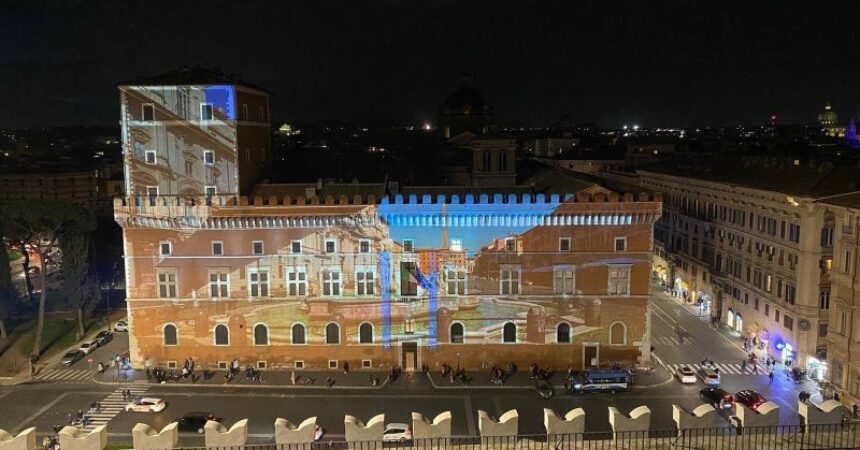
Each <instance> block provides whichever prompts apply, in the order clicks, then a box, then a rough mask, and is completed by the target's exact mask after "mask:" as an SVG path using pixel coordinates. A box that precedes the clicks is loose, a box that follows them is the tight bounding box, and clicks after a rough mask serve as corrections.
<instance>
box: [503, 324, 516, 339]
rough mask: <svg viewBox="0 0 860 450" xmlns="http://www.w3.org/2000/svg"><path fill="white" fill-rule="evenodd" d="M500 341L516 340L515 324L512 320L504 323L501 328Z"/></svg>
mask: <svg viewBox="0 0 860 450" xmlns="http://www.w3.org/2000/svg"><path fill="white" fill-rule="evenodd" d="M502 342H504V343H506V344H512V343H516V342H517V326H516V325H515V324H514V323H513V322H507V323H505V326H504V328H502Z"/></svg>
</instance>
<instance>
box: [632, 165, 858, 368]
mask: <svg viewBox="0 0 860 450" xmlns="http://www.w3.org/2000/svg"><path fill="white" fill-rule="evenodd" d="M638 173H639V176H640V178H641V185H642V187H643V188H644V189H651V190H654V191H657V192H662V193H663V199H664V202H665V203H664V210H663V218H662V219H661V220H660V221H659V222H658V223H657V226H656V228H655V247H656V248H655V267H654V270H655V274H656V275H657V276H658V277H659V278H660V279H661V280H662V282H663V283H665V284H666V285H667V286H668V287H669V288H670V289H672V290H674V291H675V293H676V294H677V295H678V297H679V298H681V299H686V301H689V302H695V303H700V302H701V308H702V310H703V312H705V313H708V314H710V315H711V316H713V317H718V318H720V319H721V321H722V322H723V323H724V324H725V325H727V326H729V327H731V328H732V329H734V330H736V331H737V333H739V334H740V335H742V336H744V337H751V338H754V339H755V340H756V341H757V342H763V343H764V345H765V346H767V348H768V352H769V353H770V354H771V355H772V356H773V357H775V358H778V359H779V360H781V361H787V360H791V361H793V362H795V363H796V364H797V365H799V366H801V367H804V368H806V369H807V370H808V371H809V373H810V375H811V376H813V377H815V378H817V379H824V377H826V376H827V372H828V364H830V365H831V366H832V365H833V364H836V362H837V361H836V359H835V358H834V357H833V355H832V354H830V353H829V352H828V349H827V343H828V339H827V338H826V336H827V335H828V330H832V328H830V327H832V317H831V312H830V311H829V308H830V307H831V305H832V304H833V302H832V300H831V298H832V295H833V294H832V292H831V275H832V273H833V268H834V258H835V257H834V251H833V235H834V227H835V226H836V220H835V214H834V210H833V209H832V208H830V207H829V206H828V205H826V204H823V203H821V202H819V201H818V200H819V199H821V198H825V197H828V196H832V195H835V194H839V193H841V192H850V191H855V190H858V186H857V182H858V180H860V171H858V168H857V167H855V166H834V165H833V164H831V163H824V164H811V163H807V162H801V161H799V160H774V159H767V158H738V159H735V158H711V159H705V158H702V159H698V160H696V159H675V160H670V161H666V162H663V163H659V164H656V165H653V166H649V167H647V168H645V169H641V170H639V171H638ZM836 261H838V258H836ZM837 266H838V262H837Z"/></svg>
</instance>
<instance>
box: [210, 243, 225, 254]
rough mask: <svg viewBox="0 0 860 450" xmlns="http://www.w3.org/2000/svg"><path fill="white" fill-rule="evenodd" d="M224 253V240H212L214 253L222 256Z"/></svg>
mask: <svg viewBox="0 0 860 450" xmlns="http://www.w3.org/2000/svg"><path fill="white" fill-rule="evenodd" d="M223 254H224V242H223V241H212V255H214V256H220V255H223Z"/></svg>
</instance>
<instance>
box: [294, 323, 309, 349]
mask: <svg viewBox="0 0 860 450" xmlns="http://www.w3.org/2000/svg"><path fill="white" fill-rule="evenodd" d="M291 334H292V341H293V345H299V344H305V343H306V340H305V326H304V325H302V324H300V323H296V324H293V327H292V333H291Z"/></svg>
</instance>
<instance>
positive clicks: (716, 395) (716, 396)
mask: <svg viewBox="0 0 860 450" xmlns="http://www.w3.org/2000/svg"><path fill="white" fill-rule="evenodd" d="M699 397H700V398H701V399H702V401H703V402H706V403H710V404H711V405H712V406H713V407H714V408H717V409H728V408H731V407H732V406H733V405H734V404H735V399H734V398H732V394H730V393H729V392H727V391H724V390H722V389H720V388H713V387H706V388H704V389H702V390H700V391H699Z"/></svg>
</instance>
